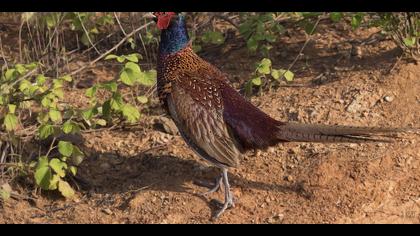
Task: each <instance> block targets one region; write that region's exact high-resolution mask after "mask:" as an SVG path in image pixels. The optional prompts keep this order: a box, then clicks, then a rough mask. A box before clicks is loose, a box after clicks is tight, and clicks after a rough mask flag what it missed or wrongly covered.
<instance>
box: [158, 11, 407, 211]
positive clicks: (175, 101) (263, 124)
mask: <svg viewBox="0 0 420 236" xmlns="http://www.w3.org/2000/svg"><path fill="white" fill-rule="evenodd" d="M153 16H154V20H155V22H156V23H157V27H158V28H159V29H160V30H161V41H160V45H159V55H158V62H157V89H158V95H159V99H160V101H161V102H162V105H163V107H164V108H165V110H166V111H167V112H168V113H169V115H170V116H171V117H172V119H173V120H174V123H175V124H176V126H177V127H178V129H179V131H180V134H181V136H182V137H183V139H184V140H185V141H186V143H187V144H188V145H189V147H191V148H192V150H194V152H195V153H196V154H197V155H198V156H199V157H201V158H203V159H205V160H207V161H208V162H210V163H211V164H212V165H214V166H216V167H217V168H219V169H220V170H221V176H220V177H219V178H218V179H217V180H216V185H215V187H214V188H213V189H211V190H210V191H209V192H207V193H204V195H207V194H210V193H213V192H215V191H217V190H219V188H221V186H222V185H223V186H224V198H225V199H224V203H223V207H221V209H220V210H218V211H217V212H216V214H215V215H214V218H218V217H219V216H220V215H221V214H222V213H223V212H224V211H225V210H226V209H228V208H230V207H233V206H234V200H233V195H232V193H231V191H230V185H229V179H228V169H229V168H234V167H237V166H238V165H239V164H240V160H241V157H242V156H243V155H244V153H245V152H246V151H247V150H251V149H266V148H267V147H269V146H273V145H276V144H278V143H282V142H292V141H296V142H356V143H357V142H365V141H389V139H382V138H380V137H382V136H381V134H386V133H391V132H400V131H403V129H398V128H376V127H351V126H327V125H318V124H300V123H291V122H282V121H278V120H275V119H273V118H271V117H270V116H268V115H267V114H265V113H264V112H262V111H261V110H260V109H258V108H257V107H255V106H254V105H252V104H251V103H250V102H249V101H248V100H246V99H245V98H244V97H242V95H240V94H239V93H238V92H237V91H236V90H235V89H233V88H232V87H231V86H230V85H229V81H228V78H227V75H226V74H224V73H222V72H221V71H220V70H219V69H217V68H216V67H215V66H213V65H211V64H210V63H208V62H207V61H205V60H203V59H202V58H200V57H199V56H198V55H197V54H195V53H194V51H193V50H192V46H191V42H190V40H189V37H188V32H187V27H186V22H185V16H183V15H182V14H179V13H175V12H154V13H153Z"/></svg>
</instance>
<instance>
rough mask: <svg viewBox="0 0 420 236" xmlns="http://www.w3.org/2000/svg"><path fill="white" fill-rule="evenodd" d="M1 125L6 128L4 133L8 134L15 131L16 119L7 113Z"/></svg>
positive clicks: (13, 115)
mask: <svg viewBox="0 0 420 236" xmlns="http://www.w3.org/2000/svg"><path fill="white" fill-rule="evenodd" d="M3 123H4V125H5V126H6V131H9V132H10V131H13V130H15V129H16V127H17V125H18V119H17V117H16V116H15V114H11V113H9V114H7V115H6V116H5V117H4V121H3Z"/></svg>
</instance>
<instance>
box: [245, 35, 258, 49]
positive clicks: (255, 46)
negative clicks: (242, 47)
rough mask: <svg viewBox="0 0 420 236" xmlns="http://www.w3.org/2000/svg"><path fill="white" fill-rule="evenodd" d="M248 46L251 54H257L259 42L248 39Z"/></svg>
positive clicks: (252, 38) (254, 39)
mask: <svg viewBox="0 0 420 236" xmlns="http://www.w3.org/2000/svg"><path fill="white" fill-rule="evenodd" d="M246 46H247V47H248V49H249V50H250V51H251V52H255V51H257V49H258V41H257V40H256V38H255V37H251V38H249V39H248V41H247V42H246Z"/></svg>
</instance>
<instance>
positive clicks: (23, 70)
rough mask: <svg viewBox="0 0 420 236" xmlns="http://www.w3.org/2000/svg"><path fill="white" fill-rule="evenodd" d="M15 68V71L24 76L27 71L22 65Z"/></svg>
mask: <svg viewBox="0 0 420 236" xmlns="http://www.w3.org/2000/svg"><path fill="white" fill-rule="evenodd" d="M15 68H16V71H17V72H18V73H19V74H21V75H23V74H25V73H26V71H27V69H26V68H25V67H24V66H23V65H22V64H16V66H15Z"/></svg>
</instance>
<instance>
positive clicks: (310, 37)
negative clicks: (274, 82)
mask: <svg viewBox="0 0 420 236" xmlns="http://www.w3.org/2000/svg"><path fill="white" fill-rule="evenodd" d="M320 21H321V17H318V20H317V21H316V22H315V24H314V27H313V28H312V30H311V32H310V33H309V37H308V38H307V39H306V41H305V43H304V44H303V46H302V48H301V49H300V51H299V53H298V55H297V56H296V57H295V59H294V60H293V62H292V64H290V66H289V68H287V70H286V71H285V72H283V74H282V75H281V77H280V78H282V77H283V76H284V74H286V72H287V71H290V70H291V69H292V67H293V66H294V65H295V64H296V62H297V61H298V59H299V58H300V56H301V55H302V53H303V50H305V48H306V46H307V45H308V43H309V41H311V40H312V36H313V33H314V32H315V29H316V28H317V27H318V24H319V22H320Z"/></svg>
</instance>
